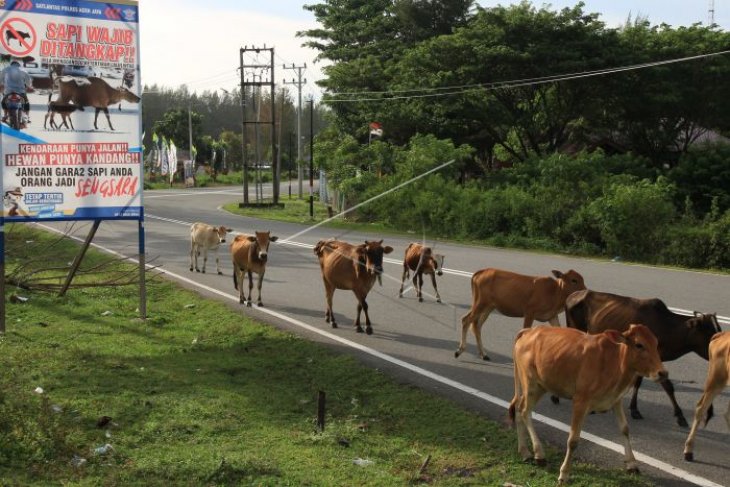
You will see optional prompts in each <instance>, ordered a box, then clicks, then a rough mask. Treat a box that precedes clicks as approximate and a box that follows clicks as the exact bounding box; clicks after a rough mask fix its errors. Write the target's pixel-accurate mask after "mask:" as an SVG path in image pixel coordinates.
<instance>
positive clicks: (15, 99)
mask: <svg viewBox="0 0 730 487" xmlns="http://www.w3.org/2000/svg"><path fill="white" fill-rule="evenodd" d="M24 103H25V100H24V99H23V97H22V96H21V95H20V94H18V93H10V94H9V95H7V96H6V97H5V106H6V107H7V115H8V125H10V127H12V128H14V129H15V130H21V129H23V128H25V120H24V118H25V114H24V112H23V104H24Z"/></svg>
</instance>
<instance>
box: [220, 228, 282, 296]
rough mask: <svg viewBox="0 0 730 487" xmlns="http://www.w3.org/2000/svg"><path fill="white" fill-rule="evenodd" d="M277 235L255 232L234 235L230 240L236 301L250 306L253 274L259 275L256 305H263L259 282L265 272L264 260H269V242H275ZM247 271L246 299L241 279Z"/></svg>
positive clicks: (242, 279) (261, 280) (261, 281)
mask: <svg viewBox="0 0 730 487" xmlns="http://www.w3.org/2000/svg"><path fill="white" fill-rule="evenodd" d="M278 239H279V237H275V236H272V235H271V232H256V233H255V235H236V238H234V239H233V242H231V257H232V258H233V287H234V288H235V289H238V302H239V303H241V304H243V303H246V306H251V297H252V296H253V275H252V273H254V272H255V273H256V274H258V276H259V279H258V286H257V289H258V291H259V299H258V301H257V302H256V304H257V305H258V306H263V305H264V303H263V302H262V301H261V284H262V283H263V281H264V274H265V273H266V262H267V261H268V260H269V244H270V243H271V242H276V241H277V240H278ZM247 273H248V300H246V293H245V291H244V289H243V281H244V279H245V275H246V274H247Z"/></svg>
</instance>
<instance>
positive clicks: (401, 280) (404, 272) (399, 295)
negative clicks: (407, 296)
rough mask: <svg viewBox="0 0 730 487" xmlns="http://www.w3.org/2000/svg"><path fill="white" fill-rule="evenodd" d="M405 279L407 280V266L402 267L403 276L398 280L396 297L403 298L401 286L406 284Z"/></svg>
mask: <svg viewBox="0 0 730 487" xmlns="http://www.w3.org/2000/svg"><path fill="white" fill-rule="evenodd" d="M406 279H408V266H407V265H404V266H403V275H402V276H401V278H400V290H399V291H398V297H399V298H402V297H403V284H404V283H405V282H406Z"/></svg>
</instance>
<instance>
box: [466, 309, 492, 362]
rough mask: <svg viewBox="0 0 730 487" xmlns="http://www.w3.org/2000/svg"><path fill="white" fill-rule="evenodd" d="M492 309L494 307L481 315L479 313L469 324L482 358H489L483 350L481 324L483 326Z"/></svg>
mask: <svg viewBox="0 0 730 487" xmlns="http://www.w3.org/2000/svg"><path fill="white" fill-rule="evenodd" d="M493 310H494V308H489V309H487V310H486V311H484V312H483V313H482V314H481V315H479V317H478V318H477V319H476V321H473V322H472V324H471V332H472V333H473V334H474V338H476V341H477V349H478V350H479V356H480V357H481V358H482V360H490V359H489V356H488V355H487V352H485V351H484V345H483V344H482V326H484V322H485V321H487V318H489V314H490V313H491V312H492V311H493Z"/></svg>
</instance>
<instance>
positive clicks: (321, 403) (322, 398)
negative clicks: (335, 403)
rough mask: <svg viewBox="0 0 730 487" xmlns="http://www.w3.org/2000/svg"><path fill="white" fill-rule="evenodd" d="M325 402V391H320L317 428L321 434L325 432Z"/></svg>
mask: <svg viewBox="0 0 730 487" xmlns="http://www.w3.org/2000/svg"><path fill="white" fill-rule="evenodd" d="M325 402H326V398H325V394H324V391H319V396H318V398H317V428H319V431H320V433H323V432H324V413H325Z"/></svg>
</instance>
